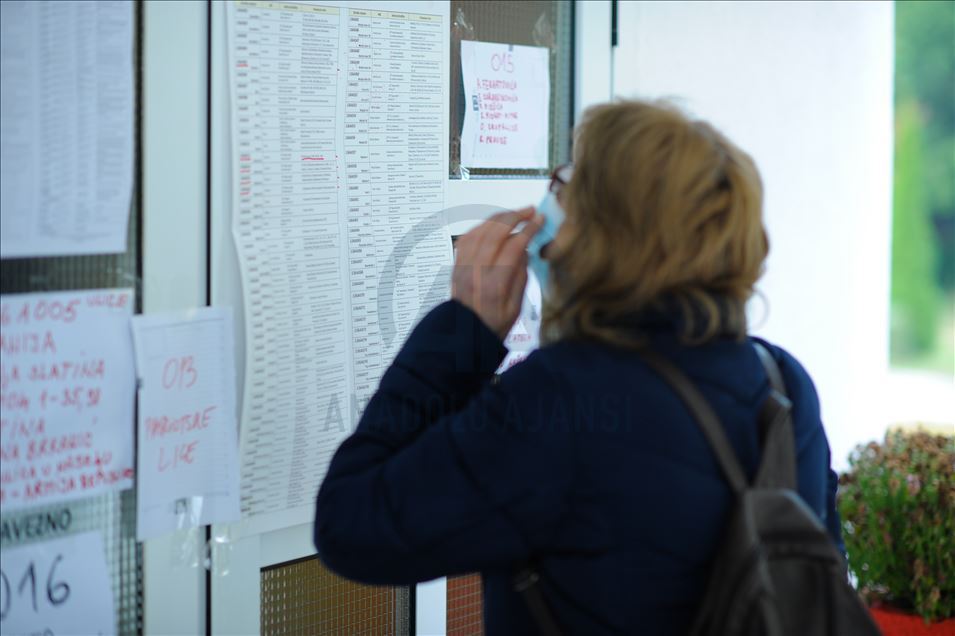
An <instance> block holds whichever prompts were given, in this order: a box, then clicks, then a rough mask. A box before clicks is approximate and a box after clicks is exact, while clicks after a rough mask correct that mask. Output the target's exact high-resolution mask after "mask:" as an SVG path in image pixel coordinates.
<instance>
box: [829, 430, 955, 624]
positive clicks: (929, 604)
mask: <svg viewBox="0 0 955 636" xmlns="http://www.w3.org/2000/svg"><path fill="white" fill-rule="evenodd" d="M849 465H850V470H849V472H847V473H845V474H844V475H842V476H841V477H840V479H839V512H840V514H841V516H842V526H843V536H844V539H845V542H846V550H847V551H848V553H849V569H850V571H851V572H852V573H853V574H854V575H855V577H856V579H857V581H858V585H859V591H860V592H861V593H862V595H863V596H864V597H865V598H866V599H867V600H868V601H869V602H870V603H871V604H874V605H879V604H885V605H889V606H892V607H894V608H897V609H901V610H905V611H908V612H912V613H914V614H918V615H920V616H921V617H922V618H923V619H924V620H925V621H926V622H929V621H939V620H944V619H946V618H951V617H953V616H955V436H944V435H933V434H931V433H927V432H923V431H917V432H903V431H899V430H894V431H891V432H889V433H888V434H887V435H886V437H885V442H884V443H883V444H879V443H877V442H872V443H870V444H867V445H863V446H858V447H857V448H856V449H855V450H854V451H853V453H852V455H851V456H850V458H849Z"/></svg>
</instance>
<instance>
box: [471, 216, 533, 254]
mask: <svg viewBox="0 0 955 636" xmlns="http://www.w3.org/2000/svg"><path fill="white" fill-rule="evenodd" d="M533 213H534V208H532V207H527V208H523V209H520V210H513V211H508V212H500V213H498V214H495V215H494V216H492V217H491V218H489V219H488V220H487V221H485V222H484V223H483V224H482V228H483V232H482V233H481V235H480V244H479V245H478V246H477V248H476V249H475V252H474V258H475V261H476V262H477V263H480V264H482V265H491V264H492V263H494V261H495V259H496V258H497V254H498V252H499V251H500V250H501V247H503V244H504V241H505V240H507V238H508V237H509V236H510V235H511V232H513V231H514V228H515V227H517V224H518V223H520V222H521V221H526V220H528V218H530V217H531V215H532V214H533Z"/></svg>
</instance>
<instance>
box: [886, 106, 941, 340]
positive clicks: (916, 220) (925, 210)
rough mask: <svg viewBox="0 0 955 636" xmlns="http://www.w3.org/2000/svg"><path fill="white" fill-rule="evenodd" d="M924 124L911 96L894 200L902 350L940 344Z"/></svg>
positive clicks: (900, 137)
mask: <svg viewBox="0 0 955 636" xmlns="http://www.w3.org/2000/svg"><path fill="white" fill-rule="evenodd" d="M923 129H924V126H923V124H922V118H921V115H920V113H919V106H918V103H916V102H915V101H914V100H909V101H907V102H905V103H903V104H899V105H897V106H896V110H895V183H894V188H893V194H892V196H893V201H892V305H893V312H892V326H893V333H892V337H893V341H894V342H893V349H894V350H895V351H896V352H900V353H902V354H903V355H904V354H905V353H910V354H911V353H918V352H921V351H927V350H929V349H931V348H932V347H933V346H934V345H935V340H936V338H935V336H936V323H937V316H938V311H937V309H938V304H939V285H938V281H937V280H936V278H935V275H934V274H935V271H936V270H935V264H936V261H937V253H938V245H937V242H936V240H935V236H933V227H932V219H931V216H930V215H929V207H928V196H927V193H926V190H925V188H924V187H923V183H922V181H923V175H924V174H925V170H924V165H925V143H924V131H923Z"/></svg>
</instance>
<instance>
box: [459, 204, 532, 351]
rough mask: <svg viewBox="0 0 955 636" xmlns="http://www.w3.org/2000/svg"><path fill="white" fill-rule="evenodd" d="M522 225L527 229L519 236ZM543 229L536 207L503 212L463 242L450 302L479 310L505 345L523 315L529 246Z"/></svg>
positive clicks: (461, 239)
mask: <svg viewBox="0 0 955 636" xmlns="http://www.w3.org/2000/svg"><path fill="white" fill-rule="evenodd" d="M522 222H523V223H524V227H523V228H521V230H520V231H519V232H514V229H515V228H516V227H517V226H518V225H519V224H520V223H522ZM542 223H543V218H542V217H541V216H540V215H535V214H534V208H532V207H529V208H524V209H522V210H516V211H513V212H501V213H499V214H495V215H494V216H492V217H491V218H489V219H488V220H487V221H485V222H484V223H482V224H481V225H479V226H477V227H476V228H474V229H473V230H471V231H470V232H468V233H467V234H465V235H463V236H462V237H461V238H459V239H458V242H457V256H456V257H455V262H454V272H453V273H452V275H451V297H452V298H454V299H455V300H457V301H459V302H461V303H462V304H464V305H466V306H468V307H470V308H471V309H472V310H474V312H475V313H476V314H477V315H478V316H479V317H480V318H481V320H482V321H484V324H486V325H487V326H488V327H489V328H490V329H491V331H493V332H494V333H496V334H497V335H498V336H499V337H500V338H501V339H502V340H503V339H504V338H505V337H506V336H507V332H508V331H510V329H511V327H512V326H514V321H516V320H517V317H518V315H520V312H521V301H522V300H523V297H524V287H525V285H526V284H527V244H528V243H529V242H530V240H531V237H532V236H534V234H536V233H537V231H538V230H540V228H541V224H542Z"/></svg>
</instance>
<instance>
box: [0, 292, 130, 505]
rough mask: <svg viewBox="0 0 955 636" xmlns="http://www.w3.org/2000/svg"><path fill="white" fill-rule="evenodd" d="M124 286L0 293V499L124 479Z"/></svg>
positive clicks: (17, 500)
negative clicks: (4, 294) (85, 289)
mask: <svg viewBox="0 0 955 636" xmlns="http://www.w3.org/2000/svg"><path fill="white" fill-rule="evenodd" d="M132 312H133V291H132V290H131V289H119V290H117V289H104V290H97V291H78V292H57V293H43V294H21V295H10V296H3V297H0V353H2V357H0V460H2V468H0V507H2V509H3V511H4V512H7V511H10V510H14V509H17V508H23V507H26V506H32V505H37V504H50V503H55V502H59V501H66V500H71V499H78V498H80V497H88V496H90V495H98V494H101V493H104V492H108V491H113V490H122V489H125V488H131V487H132V485H133V400H134V390H135V376H134V370H133V351H132V340H131V338H130V337H129V318H130V316H131V315H132Z"/></svg>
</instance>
